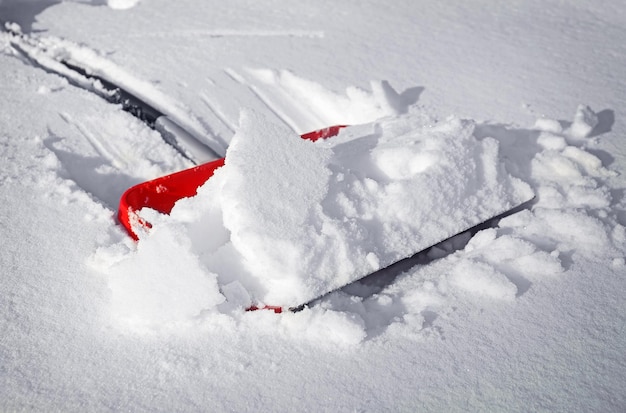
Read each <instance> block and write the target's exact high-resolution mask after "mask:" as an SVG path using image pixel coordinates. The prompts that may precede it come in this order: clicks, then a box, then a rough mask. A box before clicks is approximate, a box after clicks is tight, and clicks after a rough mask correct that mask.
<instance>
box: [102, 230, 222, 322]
mask: <svg viewBox="0 0 626 413" xmlns="http://www.w3.org/2000/svg"><path fill="white" fill-rule="evenodd" d="M115 261H118V262H115V263H114V264H113V265H111V267H110V268H108V269H107V272H108V273H109V274H110V277H109V288H110V289H111V291H112V295H111V297H112V306H111V307H112V311H113V313H114V316H115V317H116V318H117V319H120V320H125V321H126V322H128V323H129V324H131V325H134V326H163V325H165V324H171V323H180V322H185V321H189V320H191V319H192V318H194V317H196V316H198V315H200V313H201V312H203V311H206V310H210V309H212V308H215V306H217V305H218V304H220V303H221V302H222V301H223V300H224V297H223V296H222V295H221V294H220V292H219V290H218V287H217V283H216V277H215V275H213V274H210V273H207V272H206V270H204V269H203V268H202V267H201V266H200V265H199V262H198V259H197V257H195V256H194V255H193V253H191V252H190V242H189V240H188V238H187V236H186V235H185V234H184V233H183V231H181V228H180V227H179V226H174V225H170V226H165V227H160V228H159V230H158V231H154V232H153V233H151V234H150V237H148V238H147V239H144V240H142V242H140V243H139V244H138V245H137V251H136V252H135V253H133V254H131V255H128V256H127V257H126V258H125V259H123V260H121V261H119V260H118V259H115Z"/></svg>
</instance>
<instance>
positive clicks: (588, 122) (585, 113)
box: [567, 105, 598, 139]
mask: <svg viewBox="0 0 626 413" xmlns="http://www.w3.org/2000/svg"><path fill="white" fill-rule="evenodd" d="M597 124H598V115H596V113H595V112H594V111H593V110H591V108H590V107H589V106H585V105H579V106H578V108H577V109H576V114H575V115H574V122H573V123H572V125H571V126H570V127H569V129H568V131H567V132H568V133H569V135H570V136H571V137H573V138H578V139H583V138H586V137H588V136H589V134H590V133H591V131H592V130H593V128H595V127H596V125H597Z"/></svg>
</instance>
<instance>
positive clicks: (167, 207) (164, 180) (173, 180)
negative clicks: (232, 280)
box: [117, 125, 345, 241]
mask: <svg viewBox="0 0 626 413" xmlns="http://www.w3.org/2000/svg"><path fill="white" fill-rule="evenodd" d="M344 127H345V125H335V126H330V127H328V128H324V129H320V130H316V131H313V132H309V133H305V134H304V135H301V137H302V139H307V140H310V141H316V140H318V139H326V138H330V137H332V136H335V135H337V134H338V133H339V131H340V130H341V129H342V128H344ZM223 165H224V158H220V159H217V160H215V161H211V162H207V163H204V164H202V165H198V166H194V167H193V168H189V169H185V170H183V171H179V172H175V173H173V174H170V175H165V176H162V177H160V178H156V179H153V180H151V181H147V182H143V183H141V184H138V185H135V186H133V187H131V188H129V189H127V190H126V192H124V194H123V195H122V197H121V199H120V204H119V208H118V212H117V219H118V221H119V223H120V224H121V225H122V226H123V227H124V229H126V232H128V235H130V236H131V237H132V238H133V239H134V240H135V241H136V240H138V239H139V237H138V233H139V232H141V231H145V230H147V229H149V228H150V227H151V225H150V223H149V222H147V221H145V220H144V219H142V218H141V217H140V216H139V215H138V212H139V211H140V210H141V209H142V208H151V209H154V210H155V211H158V212H160V213H162V214H169V213H170V212H171V211H172V208H173V207H174V204H175V203H176V201H178V200H179V199H182V198H188V197H192V196H194V195H196V191H197V189H198V188H199V187H200V186H202V184H204V183H205V182H206V181H207V180H208V179H209V178H210V177H211V176H213V173H214V172H215V170H216V169H218V168H219V167H221V166H223Z"/></svg>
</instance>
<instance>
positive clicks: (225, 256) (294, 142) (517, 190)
mask: <svg viewBox="0 0 626 413" xmlns="http://www.w3.org/2000/svg"><path fill="white" fill-rule="evenodd" d="M423 122H424V119H422V118H421V117H420V116H402V117H393V118H384V119H381V120H380V121H378V122H376V123H375V124H367V125H362V126H359V127H355V128H347V129H344V130H343V131H342V132H341V133H340V134H339V136H337V137H334V138H332V139H329V140H327V141H323V142H322V141H318V142H315V143H313V142H310V141H306V140H302V139H300V138H299V137H298V136H297V135H296V134H295V133H293V132H292V131H290V130H289V129H288V128H286V127H284V126H283V127H281V126H280V125H275V124H272V123H270V122H268V121H267V119H265V118H263V117H262V116H260V115H258V114H256V113H254V112H249V111H243V112H242V115H241V120H240V126H239V129H238V130H237V132H236V134H235V136H234V137H233V139H232V141H231V144H230V146H229V148H228V151H227V154H226V163H225V166H224V167H222V168H221V169H220V170H218V171H217V172H216V173H215V175H214V177H213V178H211V180H210V181H209V182H208V183H207V184H206V185H204V186H203V187H202V188H200V190H199V195H198V196H196V197H193V198H190V199H185V200H183V201H181V202H179V203H178V204H177V205H176V206H175V207H174V209H173V210H172V213H171V220H168V219H167V218H166V217H162V218H158V221H159V224H153V226H152V229H151V231H150V232H151V233H152V232H155V233H159V234H160V235H159V237H162V236H163V235H162V234H161V231H163V230H162V228H170V230H166V231H168V232H169V233H170V234H171V236H173V237H174V238H175V239H173V240H172V239H170V238H168V241H164V240H162V239H161V240H159V241H158V243H160V244H166V245H169V247H168V248H169V249H171V250H172V251H173V250H174V249H175V248H174V247H173V246H174V245H177V243H178V242H179V241H177V240H178V239H179V238H181V235H180V234H179V232H180V230H178V231H174V230H171V228H172V227H174V228H179V227H180V226H181V225H180V224H183V225H184V226H185V227H187V228H189V230H187V232H188V233H189V234H187V235H186V236H183V237H182V239H185V240H190V242H191V244H192V245H190V246H185V247H183V249H190V248H191V249H192V250H193V251H194V253H195V254H197V256H199V257H200V259H201V261H202V262H203V263H204V265H205V267H206V271H207V278H215V276H216V275H217V277H218V278H219V279H220V281H219V285H229V284H231V283H238V284H242V288H243V289H245V290H246V291H247V294H243V295H242V296H243V297H244V298H245V299H246V301H244V302H240V303H237V302H236V299H235V298H234V297H231V298H229V297H227V298H228V301H229V302H230V305H231V306H232V305H239V306H240V307H241V308H246V307H248V306H250V305H251V304H254V305H259V304H260V303H264V304H271V305H274V306H282V307H286V308H289V307H293V308H295V307H299V306H300V305H301V304H305V303H307V302H309V301H310V300H312V299H314V298H318V297H321V296H322V295H324V294H326V293H328V292H330V291H332V290H336V289H338V288H340V287H343V286H345V285H347V284H349V283H352V282H354V281H356V280H358V279H360V278H362V277H364V276H366V275H368V274H370V273H372V272H375V271H377V270H379V269H381V268H384V267H387V266H389V265H391V264H393V263H394V262H396V261H399V260H400V259H403V258H407V257H410V256H412V255H413V254H415V253H416V252H419V251H422V250H424V249H426V248H428V247H430V246H432V245H434V244H437V243H439V242H440V241H443V240H445V239H447V238H449V237H451V236H453V235H455V234H457V233H459V232H463V231H465V230H467V229H469V228H471V227H473V226H475V225H478V224H481V223H483V222H485V221H487V220H488V219H490V218H492V217H494V216H497V215H499V214H501V213H504V212H506V211H508V210H510V209H511V208H513V207H516V206H518V205H520V204H522V203H524V202H526V201H529V200H530V199H532V198H533V197H534V194H533V191H532V190H531V189H530V187H529V186H528V185H527V184H525V183H523V182H522V181H520V180H519V179H515V178H513V177H511V176H509V175H508V174H507V173H506V172H505V170H504V168H503V167H502V165H501V163H500V160H499V158H498V143H497V141H496V140H494V139H492V138H484V139H482V140H481V141H478V140H477V139H476V138H475V137H474V136H473V132H474V124H473V123H472V122H470V121H463V120H460V119H454V118H451V119H448V120H446V121H442V122H439V123H425V124H424V123H423ZM146 218H148V217H146ZM191 232H193V235H192V234H191ZM147 238H149V235H148V236H147ZM144 242H146V241H145V238H144V239H141V240H140V241H139V245H138V251H137V254H136V258H135V257H132V256H131V257H129V261H131V262H135V264H130V265H131V266H132V268H133V271H131V272H139V273H141V272H142V271H138V269H139V268H147V263H148V262H155V263H157V262H160V257H161V256H162V255H163V251H162V250H161V249H158V248H157V249H155V248H151V249H147V248H142V245H143V243H144ZM148 243H149V245H153V243H154V241H152V240H149V241H148ZM170 244H171V245H170ZM175 256H176V257H177V260H176V261H177V265H183V264H182V262H183V261H185V259H186V258H185V257H184V254H181V253H176V254H175ZM190 260H191V261H192V262H195V261H197V258H196V257H195V256H193V257H190ZM126 265H129V264H126ZM159 267H160V268H161V269H162V271H163V275H162V276H163V277H168V274H171V272H172V270H173V269H172V268H170V267H169V266H168V265H166V263H162V264H158V265H157V267H156V268H153V269H152V270H150V271H147V273H149V274H151V276H153V280H152V282H151V283H150V284H152V285H153V286H154V287H153V288H156V287H157V286H158V285H160V284H161V283H160V281H159V276H158V275H157V269H158V268H159ZM118 271H119V270H113V272H114V273H115V274H117V273H118ZM234 274H237V275H236V276H234ZM117 278H121V279H134V278H135V277H130V276H129V271H126V270H122V276H121V277H117ZM117 283H119V281H117V282H116V284H117ZM145 283H146V284H148V280H145ZM166 285H167V284H166ZM120 290H121V291H122V293H123V292H124V291H125V290H129V291H135V290H136V286H135V285H134V284H133V285H128V286H125V287H123V288H115V289H114V290H113V294H114V296H116V291H120ZM216 290H217V285H216ZM180 293H183V295H181V300H182V299H183V297H184V294H186V292H184V291H180ZM162 294H163V300H162V301H163V302H166V301H167V300H168V298H170V299H171V298H172V297H173V296H176V295H177V293H175V292H174V289H173V288H171V287H166V288H163V289H162ZM215 294H216V295H219V292H217V291H215ZM126 299H127V297H126V295H125V294H123V299H122V300H121V301H122V302H123V301H125V300H126ZM250 300H252V302H250ZM212 303H213V301H212V300H209V299H206V300H205V302H204V303H202V302H198V306H197V308H196V311H195V313H196V314H198V313H200V312H201V311H206V310H209V309H210V308H211V304H212ZM133 313H134V312H133Z"/></svg>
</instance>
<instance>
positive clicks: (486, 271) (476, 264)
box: [449, 260, 517, 300]
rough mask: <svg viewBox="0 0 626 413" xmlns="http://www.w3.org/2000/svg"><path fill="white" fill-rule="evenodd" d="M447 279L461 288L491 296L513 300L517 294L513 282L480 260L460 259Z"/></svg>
mask: <svg viewBox="0 0 626 413" xmlns="http://www.w3.org/2000/svg"><path fill="white" fill-rule="evenodd" d="M449 280H450V282H451V283H452V285H454V286H456V287H458V288H460V289H462V290H465V291H468V292H470V293H474V294H479V295H484V296H487V297H491V298H496V299H502V300H513V299H514V298H515V295H516V294H517V288H516V287H515V284H513V283H512V282H510V281H509V280H508V278H506V276H505V275H504V274H502V273H501V272H499V271H498V270H496V269H495V268H494V267H492V266H491V265H489V264H486V263H484V262H480V261H470V260H462V261H460V262H459V263H458V264H457V265H456V266H455V267H454V269H453V272H452V275H451V276H450V279H449Z"/></svg>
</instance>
